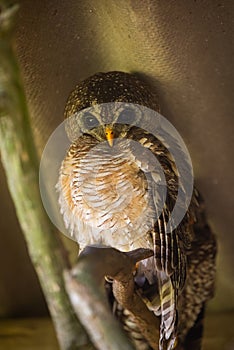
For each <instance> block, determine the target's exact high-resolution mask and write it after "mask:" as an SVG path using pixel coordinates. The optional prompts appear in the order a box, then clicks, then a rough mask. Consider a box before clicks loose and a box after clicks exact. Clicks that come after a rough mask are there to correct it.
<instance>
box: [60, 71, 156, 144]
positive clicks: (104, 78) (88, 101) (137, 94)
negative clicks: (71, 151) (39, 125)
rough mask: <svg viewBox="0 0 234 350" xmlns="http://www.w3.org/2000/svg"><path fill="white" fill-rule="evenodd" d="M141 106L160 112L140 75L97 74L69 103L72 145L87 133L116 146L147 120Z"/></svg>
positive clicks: (81, 83)
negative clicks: (139, 77) (119, 140)
mask: <svg viewBox="0 0 234 350" xmlns="http://www.w3.org/2000/svg"><path fill="white" fill-rule="evenodd" d="M140 106H146V107H148V108H151V109H152V110H155V111H159V106H158V103H157V98H156V96H155V95H154V94H153V93H152V91H151V90H150V89H149V88H148V86H147V85H146V84H144V83H143V82H142V80H139V79H138V77H137V76H136V75H133V74H128V73H124V72H117V71H113V72H108V73H97V74H95V75H93V76H92V77H89V78H88V79H86V80H84V81H82V82H80V83H79V84H78V85H77V86H76V88H75V90H74V91H73V92H72V93H71V94H70V96H69V98H68V100H67V103H66V106H65V112H64V116H65V119H70V121H69V120H68V121H67V127H66V131H67V134H68V136H69V138H70V139H71V140H72V141H74V140H75V139H77V137H79V136H81V134H84V133H85V134H88V135H91V136H93V137H95V138H96V139H97V140H98V141H106V140H108V142H109V144H110V145H113V143H115V141H113V140H114V139H117V138H123V137H125V136H126V134H127V132H128V131H129V129H130V128H131V127H132V126H133V125H137V124H138V123H139V122H140V121H141V120H143V113H142V112H141V109H140ZM74 116H77V118H73V117H74Z"/></svg>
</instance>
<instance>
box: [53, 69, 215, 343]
mask: <svg viewBox="0 0 234 350" xmlns="http://www.w3.org/2000/svg"><path fill="white" fill-rule="evenodd" d="M150 111H156V112H157V111H159V104H158V102H157V98H156V96H155V94H153V93H152V91H151V89H150V88H149V87H148V86H147V85H146V84H145V83H144V82H143V81H141V80H140V79H139V78H138V77H137V76H136V75H134V74H128V73H124V72H115V71H114V72H108V73H98V74H95V75H93V76H91V77H90V78H88V79H86V80H84V81H83V82H81V83H79V84H78V85H77V86H76V88H75V90H74V91H73V92H72V93H71V95H70V96H69V98H68V101H67V104H66V107H65V118H66V130H67V133H68V135H69V137H70V139H71V146H70V148H69V149H68V151H67V153H66V156H65V158H64V160H63V162H62V164H61V167H60V173H59V178H58V183H57V190H58V193H59V205H60V211H61V213H62V215H63V219H64V223H65V225H66V227H67V229H68V230H69V231H70V233H71V235H73V236H74V237H75V239H76V240H77V242H78V244H79V246H80V249H81V251H82V249H83V248H84V247H85V246H87V245H90V244H102V245H105V246H111V247H114V248H116V249H119V250H121V251H125V252H126V251H130V250H133V249H136V248H150V249H152V250H153V251H154V256H153V257H151V258H148V259H145V260H143V261H142V262H140V263H139V264H138V265H137V267H136V274H135V285H136V289H137V290H138V293H139V294H140V295H141V297H142V299H143V300H144V302H145V303H146V305H147V307H148V308H149V309H150V310H152V311H153V312H154V313H155V315H156V316H158V317H160V320H161V325H160V341H159V349H161V350H164V349H167V350H170V349H189V350H191V349H197V350H198V349H201V337H202V329H203V317H204V310H205V305H206V302H207V301H208V300H209V299H210V298H211V297H212V296H213V292H214V279H215V255H216V239H215V236H214V234H213V232H212V231H211V229H210V227H209V225H208V224H207V221H206V216H205V212H204V203H203V200H202V198H201V195H200V194H199V193H198V191H197V190H196V189H195V188H193V189H192V194H191V199H190V200H189V204H188V205H187V206H186V198H187V197H186V193H185V192H186V190H185V188H184V187H182V189H181V188H180V185H179V179H180V175H181V174H180V173H179V172H178V169H177V166H176V162H175V159H174V158H173V156H172V154H171V152H170V149H169V147H168V145H167V141H168V140H167V139H165V134H164V135H163V136H162V135H160V133H159V134H158V135H157V128H156V129H155V128H154V123H155V122H156V119H154V118H153V115H152V114H151V112H150ZM144 126H145V127H144ZM151 130H156V133H155V132H154V133H152V132H151ZM166 138H167V137H166ZM168 138H170V139H173V136H170V135H168ZM174 141H175V142H174V145H175V147H177V148H178V149H179V148H180V145H179V144H178V142H176V140H174ZM181 154H182V155H183V154H184V153H183V150H181ZM182 158H183V157H182ZM186 164H187V163H186V161H185V165H184V166H183V171H184V177H185V179H186V171H187V165H186ZM179 191H180V194H181V193H182V195H180V200H178V194H179ZM177 202H179V204H178V203H177ZM175 205H178V206H179V208H180V209H181V208H182V209H183V208H184V215H183V217H182V218H181V220H180V222H179V223H177V224H176V225H173V221H171V213H172V212H173V208H174V207H175ZM182 209H181V210H182ZM169 223H170V225H171V226H170V228H171V229H168V225H169ZM110 290H111V287H110ZM113 303H115V308H114V309H115V315H116V317H118V318H119V319H120V320H121V322H122V323H123V325H124V329H125V330H126V331H127V332H128V334H129V337H130V338H131V340H132V342H133V343H134V344H135V347H136V349H139V350H140V349H151V347H150V345H149V344H148V343H147V340H146V339H144V337H143V336H142V335H141V334H140V330H139V329H138V328H137V325H136V323H135V322H134V316H133V315H131V313H130V312H128V310H124V309H123V308H122V307H121V305H118V303H117V301H113Z"/></svg>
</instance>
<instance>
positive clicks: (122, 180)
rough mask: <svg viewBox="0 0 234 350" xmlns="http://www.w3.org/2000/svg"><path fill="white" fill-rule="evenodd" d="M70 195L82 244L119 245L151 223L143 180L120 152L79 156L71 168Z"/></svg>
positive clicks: (138, 171) (129, 160)
mask: <svg viewBox="0 0 234 350" xmlns="http://www.w3.org/2000/svg"><path fill="white" fill-rule="evenodd" d="M70 196H71V209H72V212H73V214H72V216H73V220H75V224H76V226H77V232H79V233H78V236H79V237H78V240H79V239H80V241H81V240H82V241H85V242H84V243H83V244H85V245H87V244H92V243H103V244H107V245H112V246H115V247H116V248H121V247H122V246H124V245H126V244H127V245H129V244H131V243H132V242H134V241H135V240H136V239H138V237H139V236H141V235H143V234H145V232H147V231H148V230H149V229H150V227H151V223H152V218H153V216H154V210H153V207H152V203H151V194H150V192H149V190H148V183H147V180H146V178H145V175H144V173H143V172H142V171H141V170H140V169H139V167H138V166H137V165H136V163H135V162H134V160H131V159H129V157H126V156H125V155H123V154H121V155H117V156H116V155H115V156H111V155H104V156H98V155H95V154H94V155H89V157H84V158H83V159H81V160H80V161H79V164H78V165H77V164H76V167H75V168H74V169H73V171H72V176H71V179H70ZM80 243H81V242H80Z"/></svg>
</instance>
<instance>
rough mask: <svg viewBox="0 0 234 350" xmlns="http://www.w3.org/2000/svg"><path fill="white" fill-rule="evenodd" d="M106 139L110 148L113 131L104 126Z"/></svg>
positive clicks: (109, 127) (112, 140)
mask: <svg viewBox="0 0 234 350" xmlns="http://www.w3.org/2000/svg"><path fill="white" fill-rule="evenodd" d="M105 134H106V139H107V141H108V143H109V145H110V146H111V147H112V146H113V142H114V131H113V128H112V127H111V126H106V128H105Z"/></svg>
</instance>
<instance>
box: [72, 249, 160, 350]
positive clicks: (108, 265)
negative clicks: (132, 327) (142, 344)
mask: <svg viewBox="0 0 234 350" xmlns="http://www.w3.org/2000/svg"><path fill="white" fill-rule="evenodd" d="M152 255H153V252H152V251H151V250H149V249H136V250H134V251H132V252H128V253H123V252H120V251H118V250H117V249H114V248H107V247H94V246H89V247H86V248H85V249H84V251H83V252H82V254H81V255H80V257H79V259H78V262H77V264H76V266H75V267H74V268H73V269H72V271H71V272H68V271H67V272H66V273H65V281H66V288H67V292H68V293H69V296H70V299H71V302H72V304H73V307H74V310H75V312H76V313H77V315H78V317H79V318H80V320H81V322H82V323H83V325H84V326H85V328H86V329H87V332H88V333H89V335H90V337H91V339H92V341H93V343H94V344H95V345H96V347H97V348H98V349H100V350H110V349H111V350H117V349H133V346H132V345H131V344H130V343H129V341H128V340H127V339H126V336H125V335H124V334H123V332H122V330H121V328H120V326H119V324H118V323H117V321H116V320H115V319H114V317H113V316H112V314H111V311H110V306H109V305H108V302H107V298H106V293H105V290H104V278H105V276H110V277H111V278H113V279H114V283H113V291H114V295H115V298H116V299H117V301H118V302H119V303H120V304H121V305H122V306H123V307H124V308H126V309H128V310H129V311H130V312H131V313H132V314H133V315H134V317H135V320H136V322H137V324H138V326H139V329H140V331H141V332H142V334H143V336H144V337H145V338H146V339H147V341H148V342H149V344H150V345H151V347H152V348H153V349H158V340H159V319H158V318H157V317H156V316H155V315H154V314H153V313H152V312H151V311H149V310H148V308H147V306H146V305H145V303H144V302H143V301H142V299H141V298H140V296H139V295H138V294H137V293H136V291H135V289H134V277H133V271H134V270H135V268H136V263H137V262H138V261H140V260H143V259H146V258H148V257H150V256H152Z"/></svg>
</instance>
